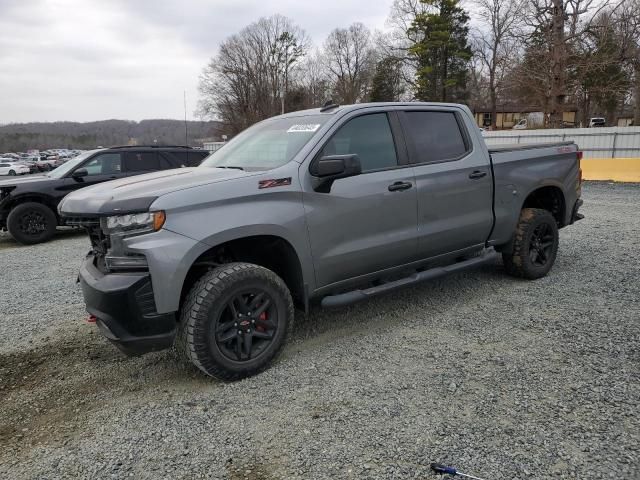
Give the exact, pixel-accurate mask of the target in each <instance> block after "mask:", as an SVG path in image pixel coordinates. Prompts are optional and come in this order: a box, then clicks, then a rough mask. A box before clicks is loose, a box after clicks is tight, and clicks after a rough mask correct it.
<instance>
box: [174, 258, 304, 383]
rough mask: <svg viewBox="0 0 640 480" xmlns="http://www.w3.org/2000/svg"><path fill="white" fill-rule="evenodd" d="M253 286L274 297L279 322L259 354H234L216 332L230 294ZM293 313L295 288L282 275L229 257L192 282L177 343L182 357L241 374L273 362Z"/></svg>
mask: <svg viewBox="0 0 640 480" xmlns="http://www.w3.org/2000/svg"><path fill="white" fill-rule="evenodd" d="M250 289H259V290H263V291H264V292H266V294H267V295H268V296H269V297H270V298H271V299H272V302H271V305H272V306H271V307H270V308H271V309H272V310H270V312H276V313H275V315H276V317H277V320H276V322H277V328H276V329H275V333H274V334H273V337H272V339H271V340H270V343H268V344H267V346H266V347H265V348H264V350H263V351H262V352H260V354H259V355H257V356H256V357H255V358H251V357H249V358H248V359H244V360H234V359H231V358H229V355H228V354H227V355H225V353H224V351H223V350H224V349H223V347H222V346H221V345H220V344H219V342H218V341H217V337H216V335H218V333H217V332H218V327H219V325H221V324H222V323H225V322H223V321H222V320H221V318H222V317H223V315H229V310H228V309H229V306H228V305H229V302H230V299H232V298H235V296H236V295H238V292H245V291H247V290H250ZM293 319H294V308H293V300H292V298H291V293H290V292H289V289H288V288H287V286H286V285H285V283H284V281H282V279H281V278H280V277H279V276H278V275H276V274H275V273H274V272H272V271H271V270H268V269H266V268H264V267H261V266H259V265H254V264H251V263H228V264H225V265H221V266H220V267H217V268H215V269H213V270H210V271H209V272H207V273H206V274H205V275H203V276H202V278H200V280H199V281H198V282H196V284H195V285H194V286H193V287H192V288H191V290H190V292H189V293H188V295H187V297H186V298H185V301H184V303H183V306H182V308H181V312H180V324H179V326H178V331H177V334H176V339H175V343H174V349H175V351H176V354H177V355H178V357H179V358H182V359H183V360H187V361H189V362H191V363H193V364H194V365H195V366H196V367H198V368H199V369H200V370H202V371H203V372H204V373H205V374H207V375H210V376H212V377H216V378H219V379H221V380H230V381H233V380H239V379H241V378H245V377H249V376H251V375H255V374H257V373H259V372H261V371H263V370H264V369H266V368H267V367H268V366H269V364H270V363H271V361H272V360H273V359H274V358H275V356H276V355H277V354H278V352H279V351H280V349H281V348H282V346H283V345H284V343H285V342H286V339H287V337H288V336H289V333H290V331H291V329H292V327H293ZM238 328H240V327H238ZM234 330H235V328H234ZM238 333H239V332H238ZM237 341H238V342H239V341H240V340H237ZM227 353H228V352H227Z"/></svg>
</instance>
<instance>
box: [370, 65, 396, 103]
mask: <svg viewBox="0 0 640 480" xmlns="http://www.w3.org/2000/svg"><path fill="white" fill-rule="evenodd" d="M401 81H402V78H401V75H400V62H399V60H398V59H397V58H395V57H385V58H383V59H382V60H380V61H379V62H378V63H377V64H376V71H375V73H374V75H373V79H372V81H371V94H370V101H372V102H397V101H398V100H400V95H402V94H403V93H404V91H403V89H402V85H401Z"/></svg>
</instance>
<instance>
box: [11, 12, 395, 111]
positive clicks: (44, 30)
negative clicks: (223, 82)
mask: <svg viewBox="0 0 640 480" xmlns="http://www.w3.org/2000/svg"><path fill="white" fill-rule="evenodd" d="M391 3H392V0H322V1H307V0H208V1H207V0H171V1H167V0H0V124H6V123H22V122H31V121H47V122H48V121H59V120H67V121H93V120H103V119H111V118H118V119H126V120H141V119H144V118H176V119H180V118H184V103H183V94H184V92H185V91H186V97H187V118H189V119H195V118H196V117H195V116H194V112H195V110H196V103H197V100H198V91H197V86H198V76H199V75H200V73H201V71H202V69H203V68H204V66H205V65H206V64H207V62H208V61H209V59H210V58H211V57H213V56H215V54H216V51H217V48H218V45H219V44H220V43H221V42H222V41H223V40H224V39H225V38H227V37H228V36H230V35H232V34H234V33H236V32H238V31H239V30H241V29H242V28H243V27H244V26H246V25H248V24H250V23H252V22H254V21H256V20H257V19H258V18H260V17H263V16H270V15H273V14H276V13H279V14H282V15H285V16H287V17H289V18H291V19H292V20H293V21H294V22H295V23H296V24H297V25H299V26H300V27H301V28H303V29H304V30H305V31H306V32H307V34H308V35H309V36H310V37H311V38H312V40H313V42H314V44H315V45H321V44H322V43H323V42H324V39H325V38H326V36H327V35H328V34H329V32H330V31H331V30H333V29H334V28H336V27H346V26H348V25H350V24H351V23H353V22H356V21H358V22H362V23H364V24H365V25H367V26H368V27H369V28H370V29H371V30H375V29H380V30H382V29H384V26H385V21H386V19H387V16H388V14H389V10H390V7H391Z"/></svg>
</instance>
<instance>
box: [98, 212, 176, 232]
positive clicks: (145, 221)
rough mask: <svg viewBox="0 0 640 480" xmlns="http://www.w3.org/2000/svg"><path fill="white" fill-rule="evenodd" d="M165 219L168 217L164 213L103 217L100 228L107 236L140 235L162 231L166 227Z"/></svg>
mask: <svg viewBox="0 0 640 480" xmlns="http://www.w3.org/2000/svg"><path fill="white" fill-rule="evenodd" d="M165 219H166V216H165V213H164V212H163V211H159V212H144V213H132V214H128V215H117V216H113V217H103V218H101V219H100V227H101V228H102V231H103V232H104V233H105V234H106V235H118V234H122V235H126V234H132V235H138V234H141V233H148V232H156V231H158V230H160V229H161V228H162V226H163V225H164V221H165Z"/></svg>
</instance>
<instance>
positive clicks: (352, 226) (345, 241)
mask: <svg viewBox="0 0 640 480" xmlns="http://www.w3.org/2000/svg"><path fill="white" fill-rule="evenodd" d="M398 128H399V127H398ZM396 152H397V149H396V142H395V141H394V135H393V134H392V129H391V127H390V123H389V118H388V116H387V113H384V112H379V113H371V114H366V115H361V116H357V117H355V118H351V119H349V120H347V121H346V122H345V123H344V124H342V126H340V127H339V128H338V129H337V130H336V131H335V133H334V134H333V135H332V136H331V138H330V139H329V140H328V141H327V143H326V144H325V145H324V146H323V147H322V149H321V151H320V152H319V154H318V155H317V156H316V158H318V157H322V156H327V155H346V154H357V155H358V157H359V159H360V162H361V164H362V174H360V175H357V176H354V177H349V178H343V179H339V180H336V181H335V182H334V183H333V185H332V186H331V189H330V191H329V192H327V193H321V192H316V191H314V190H313V189H312V188H310V187H305V190H306V191H305V192H304V206H305V212H306V218H307V226H308V233H309V242H310V244H311V253H312V255H313V262H314V267H315V272H316V281H317V286H318V287H325V286H327V285H331V284H334V283H336V282H340V281H343V280H348V279H354V278H356V277H359V276H361V275H365V274H369V273H373V272H376V271H380V270H383V269H386V268H389V267H395V266H399V265H402V264H405V263H408V262H410V261H411V260H413V259H414V257H415V254H416V248H417V240H416V233H417V216H416V201H417V199H416V188H415V178H414V175H413V170H412V168H411V167H410V166H409V165H406V164H405V165H403V164H402V163H403V162H402V161H401V160H399V155H398V154H397V153H396ZM402 158H403V159H404V160H406V155H405V156H404V157H402ZM302 168H305V169H306V165H305V166H304V167H302ZM302 175H306V176H308V175H309V173H308V171H302Z"/></svg>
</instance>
